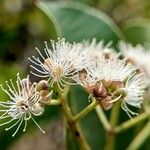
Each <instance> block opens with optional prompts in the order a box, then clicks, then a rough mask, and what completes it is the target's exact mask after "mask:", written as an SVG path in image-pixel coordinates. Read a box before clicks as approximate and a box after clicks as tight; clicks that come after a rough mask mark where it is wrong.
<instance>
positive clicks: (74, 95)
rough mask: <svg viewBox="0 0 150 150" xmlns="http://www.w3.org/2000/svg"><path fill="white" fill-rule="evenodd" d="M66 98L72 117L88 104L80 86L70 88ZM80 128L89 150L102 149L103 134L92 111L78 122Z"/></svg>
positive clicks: (85, 94)
mask: <svg viewBox="0 0 150 150" xmlns="http://www.w3.org/2000/svg"><path fill="white" fill-rule="evenodd" d="M68 96H69V97H68V98H69V102H70V105H71V108H72V111H73V113H74V115H75V114H77V113H79V112H80V111H81V110H82V109H84V108H85V107H86V106H87V105H89V104H90V102H89V101H88V94H87V93H86V92H85V91H84V89H83V88H81V87H80V86H75V87H71V89H70V92H69V95H68ZM80 127H81V130H82V132H83V135H84V136H85V138H86V140H87V142H88V144H89V145H90V147H91V150H97V149H103V147H104V143H105V133H104V130H103V127H102V125H101V123H100V122H99V119H98V117H97V115H96V112H95V111H94V110H93V111H92V112H91V113H90V114H88V115H87V116H85V118H83V119H82V120H81V121H80Z"/></svg>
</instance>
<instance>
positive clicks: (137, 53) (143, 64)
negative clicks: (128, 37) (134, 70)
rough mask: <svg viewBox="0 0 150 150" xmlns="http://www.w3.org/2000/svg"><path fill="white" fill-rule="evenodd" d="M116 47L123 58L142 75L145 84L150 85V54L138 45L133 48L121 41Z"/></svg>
mask: <svg viewBox="0 0 150 150" xmlns="http://www.w3.org/2000/svg"><path fill="white" fill-rule="evenodd" d="M118 45H119V49H120V51H121V52H122V54H123V56H124V57H126V58H127V59H128V60H129V61H131V62H132V63H133V64H135V65H136V66H137V67H138V68H139V69H140V71H141V72H143V73H144V78H145V84H146V85H148V84H150V69H149V68H150V61H149V60H150V52H149V51H148V50H146V48H144V47H143V46H142V45H140V44H138V45H136V46H133V45H132V44H130V43H125V42H123V41H121V42H119V44H118Z"/></svg>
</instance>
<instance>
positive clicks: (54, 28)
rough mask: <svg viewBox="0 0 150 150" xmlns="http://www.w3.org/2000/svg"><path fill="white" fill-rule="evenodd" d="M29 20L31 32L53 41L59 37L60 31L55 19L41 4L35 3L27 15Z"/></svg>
mask: <svg viewBox="0 0 150 150" xmlns="http://www.w3.org/2000/svg"><path fill="white" fill-rule="evenodd" d="M29 20H30V21H31V30H32V32H33V31H34V32H35V33H38V34H39V35H40V36H41V34H42V35H45V36H48V38H49V39H54V40H56V39H57V38H58V37H59V36H60V31H59V30H60V29H59V26H58V23H57V21H56V19H55V17H54V16H53V14H52V13H51V11H50V10H48V9H47V7H45V6H44V5H43V4H42V3H37V4H36V7H35V9H34V10H33V12H30V13H29Z"/></svg>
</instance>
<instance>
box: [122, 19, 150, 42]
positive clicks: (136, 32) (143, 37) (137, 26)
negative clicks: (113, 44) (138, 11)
mask: <svg viewBox="0 0 150 150" xmlns="http://www.w3.org/2000/svg"><path fill="white" fill-rule="evenodd" d="M123 31H124V35H125V37H126V39H127V41H128V42H131V43H133V44H138V43H141V44H144V43H146V42H150V20H145V19H134V20H129V21H127V22H126V23H125V25H124V26H123Z"/></svg>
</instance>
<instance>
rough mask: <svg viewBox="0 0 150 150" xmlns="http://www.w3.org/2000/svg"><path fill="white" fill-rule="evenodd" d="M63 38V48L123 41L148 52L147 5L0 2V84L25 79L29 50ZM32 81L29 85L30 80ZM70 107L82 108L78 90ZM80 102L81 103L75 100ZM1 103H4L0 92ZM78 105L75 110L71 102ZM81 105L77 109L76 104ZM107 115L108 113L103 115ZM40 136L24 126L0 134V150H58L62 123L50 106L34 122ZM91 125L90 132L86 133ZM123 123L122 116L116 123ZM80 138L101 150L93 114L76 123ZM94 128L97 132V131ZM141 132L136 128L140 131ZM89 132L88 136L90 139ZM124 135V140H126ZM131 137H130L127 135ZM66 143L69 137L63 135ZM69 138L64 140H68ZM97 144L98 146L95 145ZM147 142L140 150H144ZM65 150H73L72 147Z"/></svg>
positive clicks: (84, 0)
mask: <svg viewBox="0 0 150 150" xmlns="http://www.w3.org/2000/svg"><path fill="white" fill-rule="evenodd" d="M58 37H65V38H66V40H67V41H69V42H73V41H76V42H79V41H82V40H83V39H92V38H96V39H97V41H100V40H104V41H105V43H106V44H107V43H108V42H109V41H112V42H113V47H114V48H116V50H117V45H116V43H117V41H119V40H125V41H128V42H131V43H133V44H134V45H136V44H138V43H140V44H142V45H145V46H147V45H148V46H149V42H150V1H148V0H74V1H73V0H53V1H52V0H51V1H50V0H49V1H48V0H47V1H46V0H45V1H44V0H43V1H42V0H41V1H40V0H0V82H1V84H4V83H5V80H8V79H9V78H13V79H14V80H15V79H16V74H17V73H18V72H20V74H21V76H22V77H23V76H24V77H25V76H26V75H27V74H28V73H29V61H28V59H27V58H28V57H31V56H32V55H33V54H34V55H36V50H35V47H38V48H39V49H43V48H44V41H50V39H54V40H57V38H58ZM31 78H32V80H35V79H34V78H33V77H32V76H31ZM76 92H77V93H80V94H78V95H77V96H74V97H73V98H72V101H70V105H71V106H73V107H72V109H73V112H74V113H77V112H79V111H80V110H81V108H83V107H84V106H85V105H87V102H86V101H87V94H86V93H84V91H82V89H81V88H80V87H75V88H74V89H71V90H70V93H69V96H68V97H69V98H71V97H72V95H75V93H76ZM81 97H82V98H81ZM0 98H1V100H4V99H6V98H7V97H6V96H5V95H4V94H3V93H2V92H1V91H0ZM76 98H78V99H79V98H81V99H84V100H85V101H83V102H81V104H78V103H75V102H74V101H73V99H74V100H75V99H76ZM82 103H83V104H82ZM108 115H109V112H108ZM37 120H38V122H39V123H40V124H41V125H42V126H43V128H44V129H45V130H46V134H45V135H43V134H42V133H40V131H38V130H36V129H35V128H34V127H35V126H34V124H33V123H32V122H31V123H29V126H28V130H27V132H26V133H24V134H22V133H21V130H20V133H19V134H18V135H17V136H16V137H15V138H12V137H11V134H12V133H13V131H10V132H5V131H4V128H3V127H1V128H0V150H16V149H17V150H33V149H34V148H35V149H36V150H41V149H42V150H63V149H65V148H64V136H63V120H62V115H61V114H60V112H59V108H57V107H56V106H55V107H54V106H51V107H49V108H46V111H45V113H44V114H43V115H42V116H41V117H40V118H38V119H37ZM91 120H92V121H93V124H94V125H93V126H90V127H87V124H88V123H89V122H91ZM124 120H127V117H126V115H123V116H121V121H124ZM81 126H82V128H83V130H84V134H85V135H86V136H87V139H88V141H89V143H91V147H92V149H93V150H97V149H103V146H104V143H105V141H104V139H103V136H104V134H105V133H104V130H103V128H102V126H101V125H99V122H98V121H97V116H96V114H95V112H92V113H91V114H90V115H89V117H87V118H85V120H83V122H82V121H81ZM99 126H100V127H99ZM141 126H142V125H141ZM139 130H140V126H139V127H138V128H137V129H135V130H134V131H133V129H132V130H131V131H129V132H128V133H127V132H126V133H124V134H122V135H119V136H118V139H119V138H122V140H121V141H120V144H118V145H117V147H116V149H120V148H121V149H125V148H126V145H128V143H129V141H130V140H131V139H132V138H133V137H134V136H135V135H134V134H135V133H136V132H137V131H139ZM91 132H94V134H93V136H91ZM129 133H130V134H129ZM132 133H133V134H132ZM68 136H69V137H70V135H68ZM70 139H71V138H69V140H70ZM97 139H98V140H97ZM148 140H150V139H147V141H146V142H145V143H144V145H143V147H142V148H141V149H148V148H149V149H150V147H149V146H150V144H148ZM70 143H71V142H70ZM68 147H70V148H68V149H70V150H72V149H74V150H76V149H77V148H76V147H75V145H74V144H72V145H71V144H70V145H68Z"/></svg>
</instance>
